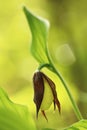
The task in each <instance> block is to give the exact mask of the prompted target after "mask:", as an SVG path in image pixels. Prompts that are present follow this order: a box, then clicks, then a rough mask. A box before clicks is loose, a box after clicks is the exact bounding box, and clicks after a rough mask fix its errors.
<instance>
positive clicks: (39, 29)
mask: <svg viewBox="0 0 87 130" xmlns="http://www.w3.org/2000/svg"><path fill="white" fill-rule="evenodd" d="M23 9H24V13H25V15H26V18H27V21H28V23H29V26H30V30H31V34H32V43H31V53H32V55H33V56H34V57H35V58H36V60H37V61H38V62H39V63H48V56H47V38H48V29H49V22H48V21H47V20H45V19H42V18H40V17H38V16H36V15H34V14H33V13H31V12H30V11H29V10H27V8H26V7H24V8H23Z"/></svg>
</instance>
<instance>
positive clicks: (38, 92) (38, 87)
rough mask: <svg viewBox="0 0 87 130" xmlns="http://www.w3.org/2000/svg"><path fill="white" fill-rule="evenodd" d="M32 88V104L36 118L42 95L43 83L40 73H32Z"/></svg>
mask: <svg viewBox="0 0 87 130" xmlns="http://www.w3.org/2000/svg"><path fill="white" fill-rule="evenodd" d="M33 86H34V102H35V104H36V116H37V118H38V112H39V109H40V106H41V103H42V99H43V94H44V82H43V77H42V73H41V72H40V71H37V72H35V73H34V76H33Z"/></svg>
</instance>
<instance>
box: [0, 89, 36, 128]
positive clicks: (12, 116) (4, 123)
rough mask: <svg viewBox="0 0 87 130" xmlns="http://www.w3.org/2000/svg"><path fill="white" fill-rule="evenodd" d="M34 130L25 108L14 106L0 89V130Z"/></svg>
mask: <svg viewBox="0 0 87 130" xmlns="http://www.w3.org/2000/svg"><path fill="white" fill-rule="evenodd" d="M31 129H32V130H36V128H35V124H34V122H33V119H32V117H31V115H30V113H29V112H28V109H27V107H25V106H22V105H17V104H14V103H13V102H11V101H10V99H9V98H8V96H7V94H6V93H5V92H4V91H3V89H2V88H0V130H31Z"/></svg>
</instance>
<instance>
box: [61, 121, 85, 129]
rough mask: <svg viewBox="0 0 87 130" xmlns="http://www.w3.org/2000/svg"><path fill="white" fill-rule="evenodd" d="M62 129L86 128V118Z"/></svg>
mask: <svg viewBox="0 0 87 130" xmlns="http://www.w3.org/2000/svg"><path fill="white" fill-rule="evenodd" d="M64 130H87V120H81V121H79V122H77V123H75V124H73V125H72V126H70V127H69V128H66V129H64Z"/></svg>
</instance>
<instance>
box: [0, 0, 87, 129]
mask: <svg viewBox="0 0 87 130" xmlns="http://www.w3.org/2000/svg"><path fill="white" fill-rule="evenodd" d="M23 5H26V6H27V7H28V8H29V9H30V10H31V11H32V12H34V13H35V14H37V15H39V16H41V17H44V18H46V19H48V20H49V21H50V25H51V26H50V30H49V38H48V48H49V53H50V55H51V57H52V60H53V62H54V64H55V66H56V68H57V69H58V70H59V71H60V72H61V74H62V75H63V77H64V79H65V80H66V81H67V83H68V86H69V89H70V91H71V93H72V95H73V97H74V99H75V101H76V102H77V104H78V106H79V109H80V111H81V113H82V114H83V116H84V118H87V0H79V1H78V0H73V1H72V0H66V1H65V0H3V1H0V86H1V87H2V88H4V89H5V90H6V92H7V93H8V95H9V96H10V98H11V100H12V101H14V102H15V103H18V104H23V105H27V106H28V107H29V111H30V112H31V114H32V117H33V119H34V121H35V123H36V126H37V127H38V129H41V128H43V127H50V128H59V129H60V128H63V127H67V126H68V125H70V124H72V123H74V122H75V121H77V118H76V116H75V114H74V111H73V108H72V104H71V103H70V100H69V98H68V96H67V93H66V91H65V89H64V87H63V85H62V83H61V82H60V80H59V79H58V78H57V77H56V75H54V74H53V73H51V72H49V71H48V70H46V69H43V72H45V73H46V74H47V75H48V76H50V78H51V79H53V80H54V82H55V84H56V88H57V92H58V97H59V100H60V102H61V108H62V113H61V115H59V113H58V111H57V110H56V111H55V112H53V106H51V108H50V109H49V110H48V111H46V114H47V117H48V119H49V122H48V123H47V122H46V120H45V119H44V117H43V116H42V115H41V113H39V118H38V120H36V117H35V113H36V112H35V105H34V103H33V85H32V76H33V73H34V71H35V70H36V69H37V67H38V63H37V61H36V60H35V59H34V58H33V57H32V56H31V53H30V50H29V49H30V41H31V33H30V29H29V27H28V24H27V21H26V18H25V15H24V13H23V10H22V7H23Z"/></svg>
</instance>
